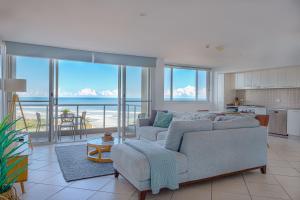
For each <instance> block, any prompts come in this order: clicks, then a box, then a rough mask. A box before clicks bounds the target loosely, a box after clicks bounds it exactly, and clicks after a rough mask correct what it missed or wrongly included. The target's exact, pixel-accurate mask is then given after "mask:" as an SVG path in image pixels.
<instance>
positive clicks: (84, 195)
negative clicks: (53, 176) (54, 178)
mask: <svg viewBox="0 0 300 200" xmlns="http://www.w3.org/2000/svg"><path fill="white" fill-rule="evenodd" d="M94 193H95V192H94V191H91V190H83V189H76V188H64V189H63V190H61V191H59V192H58V193H56V194H55V195H53V196H51V198H49V200H69V199H70V200H86V199H88V198H89V197H91V196H92V195H93V194H94Z"/></svg>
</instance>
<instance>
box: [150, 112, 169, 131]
mask: <svg viewBox="0 0 300 200" xmlns="http://www.w3.org/2000/svg"><path fill="white" fill-rule="evenodd" d="M172 118H173V115H172V113H165V112H160V111H158V112H157V114H156V117H155V120H154V124H153V126H155V127H161V128H168V127H169V125H170V123H171V121H172Z"/></svg>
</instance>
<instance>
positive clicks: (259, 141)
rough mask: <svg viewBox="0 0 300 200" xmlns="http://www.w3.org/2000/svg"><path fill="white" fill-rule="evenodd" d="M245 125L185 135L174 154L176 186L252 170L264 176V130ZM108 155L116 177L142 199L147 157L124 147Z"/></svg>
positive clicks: (161, 142)
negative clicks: (129, 186)
mask: <svg viewBox="0 0 300 200" xmlns="http://www.w3.org/2000/svg"><path fill="white" fill-rule="evenodd" d="M248 125H249V126H248ZM248 125H247V124H240V123H234V122H230V121H229V122H227V123H226V122H215V123H214V125H213V126H212V127H213V128H212V130H209V131H197V132H188V133H185V134H184V136H183V138H182V143H181V147H180V150H179V152H175V151H174V152H173V153H174V154H175V155H176V168H177V178H178V181H179V183H181V184H183V183H188V182H194V181H198V180H199V181H200V180H203V179H207V178H213V177H217V176H223V175H226V174H232V173H238V172H242V171H246V170H253V169H260V170H261V172H262V173H266V165H267V130H266V128H264V127H260V126H259V125H257V126H253V125H251V124H248ZM239 126H240V127H239ZM247 126H248V127H247ZM164 142H165V140H158V141H153V145H164ZM111 153H112V155H111V156H112V160H113V161H114V162H113V166H114V168H115V177H118V175H119V173H120V174H121V175H123V176H124V177H125V178H126V179H127V180H128V181H129V182H130V183H131V184H133V185H134V187H136V188H137V189H138V190H139V191H140V200H143V199H145V194H146V191H148V190H150V166H149V162H148V160H147V158H146V156H145V155H143V154H142V153H140V152H138V151H136V150H135V149H133V148H131V147H130V146H127V145H126V144H119V145H115V146H113V148H112V152H111Z"/></svg>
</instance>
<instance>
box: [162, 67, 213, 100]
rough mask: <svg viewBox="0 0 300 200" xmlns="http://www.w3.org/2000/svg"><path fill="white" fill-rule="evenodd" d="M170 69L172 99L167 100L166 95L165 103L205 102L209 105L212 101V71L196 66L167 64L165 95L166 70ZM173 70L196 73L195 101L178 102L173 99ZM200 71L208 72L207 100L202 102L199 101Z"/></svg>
mask: <svg viewBox="0 0 300 200" xmlns="http://www.w3.org/2000/svg"><path fill="white" fill-rule="evenodd" d="M166 68H169V69H170V70H171V71H170V76H171V77H170V83H169V84H170V88H169V89H170V97H168V98H165V95H164V101H165V102H203V103H208V102H209V101H210V74H211V73H210V72H211V69H208V68H202V67H194V66H182V65H173V64H165V66H164V86H163V88H164V94H165V69H166ZM173 69H186V70H193V71H195V76H196V77H195V98H193V99H187V100H183V99H180V100H177V99H174V97H173V86H174V83H173V82H174V78H173V76H174V75H173V74H174V73H173ZM199 71H206V99H205V100H201V99H199V73H198V72H199Z"/></svg>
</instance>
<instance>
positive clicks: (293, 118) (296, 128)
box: [287, 110, 300, 136]
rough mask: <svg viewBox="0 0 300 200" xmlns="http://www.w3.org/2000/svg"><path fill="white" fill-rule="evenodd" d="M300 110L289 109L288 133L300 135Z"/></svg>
mask: <svg viewBox="0 0 300 200" xmlns="http://www.w3.org/2000/svg"><path fill="white" fill-rule="evenodd" d="M299 121H300V110H288V115H287V133H288V134H289V135H297V136H300V123H299Z"/></svg>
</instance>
